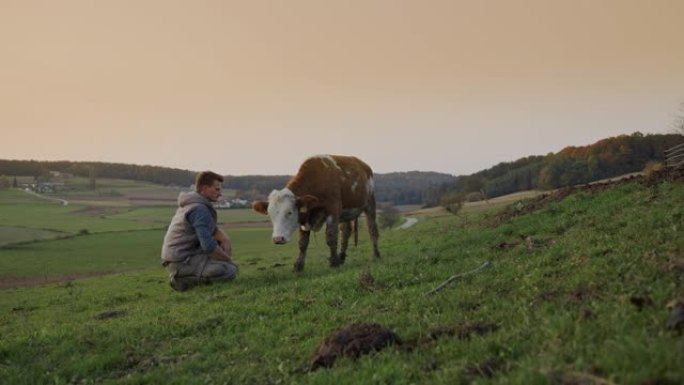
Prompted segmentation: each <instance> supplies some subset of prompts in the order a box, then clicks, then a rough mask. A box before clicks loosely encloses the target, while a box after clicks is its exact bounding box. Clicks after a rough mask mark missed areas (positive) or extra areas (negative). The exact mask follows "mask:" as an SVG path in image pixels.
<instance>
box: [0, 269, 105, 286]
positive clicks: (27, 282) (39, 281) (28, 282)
mask: <svg viewBox="0 0 684 385" xmlns="http://www.w3.org/2000/svg"><path fill="white" fill-rule="evenodd" d="M115 273H118V271H89V272H85V273H72V274H66V275H49V276H33V277H0V289H11V288H16V287H26V286H37V285H44V284H48V283H56V282H69V281H73V280H76V279H83V278H92V277H99V276H103V275H109V274H115Z"/></svg>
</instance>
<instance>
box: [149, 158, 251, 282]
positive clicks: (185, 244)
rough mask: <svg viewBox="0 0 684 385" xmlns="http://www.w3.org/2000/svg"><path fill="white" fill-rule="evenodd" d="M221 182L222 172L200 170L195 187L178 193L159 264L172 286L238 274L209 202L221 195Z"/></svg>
mask: <svg viewBox="0 0 684 385" xmlns="http://www.w3.org/2000/svg"><path fill="white" fill-rule="evenodd" d="M222 183H223V177H222V176H221V175H219V174H216V173H214V172H211V171H203V172H201V173H199V174H198V175H197V177H196V179H195V191H192V192H181V193H180V195H179V196H178V209H177V210H176V214H175V215H174V216H173V218H172V219H171V224H170V225H169V229H168V230H167V232H166V236H165V237H164V244H163V246H162V252H161V258H162V265H163V266H165V267H166V270H167V271H168V272H169V276H170V277H171V282H170V284H171V287H172V288H173V289H174V290H177V291H185V290H187V289H189V288H191V287H193V286H196V285H198V284H200V283H208V282H218V281H229V280H232V279H233V278H235V276H236V275H237V272H238V266H237V265H236V264H235V262H233V257H232V246H231V242H230V238H228V236H227V235H226V234H225V233H224V232H223V231H222V230H221V229H220V228H219V227H218V226H217V214H216V210H215V209H214V207H213V205H212V203H213V202H216V201H218V199H219V198H220V197H221V187H222Z"/></svg>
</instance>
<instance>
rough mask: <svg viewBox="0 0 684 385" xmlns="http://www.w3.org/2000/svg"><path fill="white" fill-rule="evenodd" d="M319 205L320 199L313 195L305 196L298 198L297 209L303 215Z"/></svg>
mask: <svg viewBox="0 0 684 385" xmlns="http://www.w3.org/2000/svg"><path fill="white" fill-rule="evenodd" d="M318 203H319V202H318V198H316V197H315V196H313V195H304V196H301V197H298V198H297V208H298V209H299V211H300V212H302V213H306V212H307V211H309V210H311V209H312V208H314V207H316V206H318Z"/></svg>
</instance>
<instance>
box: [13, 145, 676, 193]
mask: <svg viewBox="0 0 684 385" xmlns="http://www.w3.org/2000/svg"><path fill="white" fill-rule="evenodd" d="M682 142H684V135H681V134H648V135H644V134H642V133H640V132H636V133H633V134H631V135H620V136H617V137H612V138H607V139H603V140H600V141H598V142H596V143H594V144H591V145H588V146H579V147H576V146H570V147H566V148H564V149H563V150H561V151H559V152H558V153H549V154H547V155H531V156H527V157H523V158H520V159H518V160H515V161H513V162H502V163H499V164H497V165H495V166H493V167H491V168H488V169H485V170H482V171H479V172H476V173H474V174H470V175H461V176H458V177H456V176H453V175H450V174H443V173H437V172H422V171H410V172H394V173H386V174H376V176H375V179H376V180H375V186H376V198H377V200H378V201H379V202H381V203H391V204H394V205H407V204H419V205H425V206H436V205H439V204H440V201H441V199H442V197H443V196H445V195H447V194H463V195H466V194H469V195H472V196H476V197H475V198H474V199H482V198H494V197H497V196H501V195H506V194H510V193H513V192H517V191H524V190H532V189H542V190H546V189H555V188H559V187H565V186H570V185H576V184H582V183H588V182H592V181H595V180H600V179H603V178H609V177H613V176H618V175H622V174H625V173H630V172H636V171H642V170H643V169H644V167H646V165H647V164H648V163H649V162H660V161H663V159H664V151H665V150H666V149H667V148H670V147H672V146H675V145H677V144H680V143H682ZM55 171H58V172H61V173H68V174H72V175H75V176H80V177H85V178H116V179H130V180H137V181H146V182H152V183H157V184H161V185H165V186H190V185H192V184H193V182H194V178H195V174H196V171H191V170H181V169H175V168H167V167H158V166H147V165H143V166H141V165H131V164H123V163H103V162H70V161H36V160H1V159H0V175H1V176H5V179H9V178H11V177H12V176H33V177H34V178H35V179H36V180H37V181H49V180H50V178H51V175H52V172H55ZM290 177H291V176H290V175H248V176H230V175H227V176H226V180H225V182H224V184H223V185H224V188H226V189H232V190H235V191H236V197H238V198H242V199H247V200H253V199H264V198H266V197H267V196H268V194H269V193H270V192H271V191H272V190H273V189H280V188H282V187H284V186H285V184H286V183H287V181H288V180H289V178H290Z"/></svg>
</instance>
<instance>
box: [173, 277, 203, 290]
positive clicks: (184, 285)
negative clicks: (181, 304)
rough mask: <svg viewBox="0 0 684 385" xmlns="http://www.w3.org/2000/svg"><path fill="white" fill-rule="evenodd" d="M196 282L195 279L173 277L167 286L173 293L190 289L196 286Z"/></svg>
mask: <svg viewBox="0 0 684 385" xmlns="http://www.w3.org/2000/svg"><path fill="white" fill-rule="evenodd" d="M197 283H198V280H197V279H195V278H189V277H188V278H177V277H174V278H173V279H172V280H171V282H169V285H171V287H172V288H173V290H175V291H186V290H188V289H190V288H191V287H193V286H195V285H197Z"/></svg>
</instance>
